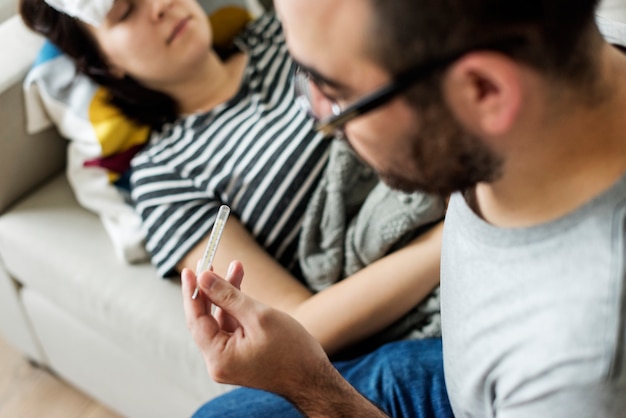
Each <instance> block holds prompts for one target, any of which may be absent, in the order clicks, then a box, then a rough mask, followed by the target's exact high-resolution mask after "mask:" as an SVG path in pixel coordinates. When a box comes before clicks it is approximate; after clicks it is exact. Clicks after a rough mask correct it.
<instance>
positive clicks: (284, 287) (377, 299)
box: [178, 217, 443, 354]
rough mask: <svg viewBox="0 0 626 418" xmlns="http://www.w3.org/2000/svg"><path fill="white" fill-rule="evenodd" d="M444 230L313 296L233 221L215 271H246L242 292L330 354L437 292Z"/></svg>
mask: <svg viewBox="0 0 626 418" xmlns="http://www.w3.org/2000/svg"><path fill="white" fill-rule="evenodd" d="M442 226H443V224H442V223H441V224H439V225H437V226H435V227H433V228H432V229H431V230H429V231H427V232H426V233H424V234H422V235H421V236H420V237H418V238H417V239H415V240H414V241H413V242H411V243H410V244H409V245H407V246H406V247H404V248H402V249H400V250H398V251H396V252H394V253H392V254H390V255H387V256H385V257H384V258H382V259H380V260H378V261H376V262H375V263H372V264H370V265H369V266H367V267H365V268H363V269H362V270H360V271H359V272H357V273H356V274H354V275H352V276H350V277H348V278H346V279H344V280H342V281H340V282H339V283H337V284H335V285H333V286H331V287H330V288H328V289H326V290H324V291H322V292H319V293H317V294H315V295H313V294H312V293H311V292H310V291H309V290H308V289H307V288H306V287H305V286H304V285H303V284H301V283H300V282H299V281H297V280H296V279H295V278H294V277H293V276H291V275H290V274H289V272H288V271H286V270H285V269H284V268H283V267H282V266H280V264H279V263H278V262H276V261H275V260H274V259H273V258H272V257H271V256H269V255H268V254H267V252H266V251H265V250H264V249H263V248H262V247H261V246H259V245H258V244H257V243H256V241H255V240H254V239H253V238H252V236H251V235H250V234H249V233H248V232H247V231H246V229H245V228H244V227H243V226H242V225H241V223H240V222H239V221H238V220H237V219H236V218H234V217H233V218H231V219H229V221H228V223H227V224H226V228H225V230H224V233H223V235H222V240H221V241H220V244H219V247H218V250H217V253H216V256H215V262H214V269H215V271H216V272H217V273H218V274H221V275H225V274H226V270H227V269H228V265H229V264H230V262H231V261H232V260H234V259H236V260H240V261H241V262H242V263H243V265H244V266H245V268H246V277H245V280H244V281H243V283H242V286H241V289H242V291H244V292H245V293H247V294H249V295H251V296H252V297H253V298H255V299H258V300H259V301H261V302H263V303H265V304H268V305H270V306H272V307H275V308H277V309H280V310H283V311H285V312H288V313H289V314H291V315H292V316H294V317H295V318H296V319H297V320H298V321H299V322H300V323H302V324H303V325H304V327H305V328H306V329H307V330H308V331H309V332H310V333H311V334H312V335H313V336H314V337H315V338H316V339H317V340H318V341H319V342H320V343H321V344H322V346H323V347H324V349H325V350H326V351H327V353H329V354H331V353H334V352H336V351H338V350H340V349H342V348H345V347H347V346H349V345H351V344H353V343H356V342H358V341H360V340H361V339H363V338H366V337H368V336H370V335H373V334H374V333H376V332H378V331H380V330H382V329H384V328H385V327H387V326H388V325H390V324H391V323H393V322H394V321H395V320H397V319H398V318H400V317H401V316H402V315H404V314H405V313H406V312H408V311H409V310H410V309H411V308H413V307H414V306H415V305H416V304H417V303H419V302H420V301H421V300H422V299H423V298H424V297H425V296H426V295H428V294H429V293H430V292H431V291H432V290H433V288H435V287H436V285H437V284H438V283H439V260H440V249H441V232H442ZM205 245H206V240H205V241H203V242H201V243H200V244H198V245H197V246H196V247H195V248H194V249H193V250H192V251H190V252H189V253H188V254H187V256H186V257H185V258H184V259H183V260H182V261H181V262H180V263H179V265H178V268H179V269H181V270H182V268H184V267H188V268H191V269H195V264H196V262H197V260H199V259H200V257H201V256H202V252H203V251H204V246H205Z"/></svg>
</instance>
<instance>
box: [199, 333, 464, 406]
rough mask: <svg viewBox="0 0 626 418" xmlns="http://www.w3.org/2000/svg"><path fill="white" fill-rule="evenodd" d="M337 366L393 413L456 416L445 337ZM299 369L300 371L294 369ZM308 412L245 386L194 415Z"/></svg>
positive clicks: (395, 347)
mask: <svg viewBox="0 0 626 418" xmlns="http://www.w3.org/2000/svg"><path fill="white" fill-rule="evenodd" d="M335 367H337V370H339V372H340V373H341V374H342V376H344V377H345V378H346V379H347V380H348V381H349V382H350V383H351V384H352V385H353V386H354V387H355V388H356V389H357V390H358V391H359V392H361V393H362V394H363V395H364V396H365V397H367V398H368V399H370V400H371V401H372V402H374V403H375V404H376V405H378V406H379V407H380V408H381V409H382V410H383V411H385V412H386V413H387V414H388V415H389V416H391V417H420V418H421V417H423V418H435V417H437V418H445V417H452V416H453V415H452V410H451V408H450V404H449V402H448V396H447V394H446V387H445V383H444V377H443V357H442V351H441V339H424V340H411V341H400V342H394V343H389V344H386V345H384V346H382V347H381V348H379V349H378V350H376V351H374V352H372V353H370V354H367V355H364V356H362V357H359V358H357V359H354V360H350V361H342V362H337V363H335ZM294 372H295V373H297V371H295V370H294ZM209 417H221V418H234V417H281V418H282V417H302V415H301V414H300V413H299V412H298V411H296V409H295V408H294V407H293V406H292V405H291V404H290V403H289V402H287V401H286V400H285V399H283V398H281V397H279V396H276V395H274V394H271V393H268V392H263V391H260V390H254V389H248V388H242V389H236V390H234V391H232V392H229V393H227V394H225V395H222V396H220V397H218V398H215V399H214V400H212V401H210V402H208V403H206V404H204V405H203V406H202V407H201V408H200V409H199V410H198V411H197V412H196V413H195V414H194V415H193V418H209Z"/></svg>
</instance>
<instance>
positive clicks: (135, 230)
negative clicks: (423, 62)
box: [23, 0, 253, 263]
mask: <svg viewBox="0 0 626 418" xmlns="http://www.w3.org/2000/svg"><path fill="white" fill-rule="evenodd" d="M200 3H201V4H202V6H203V7H204V9H205V10H206V11H207V13H209V15H210V16H209V19H210V20H211V24H212V27H213V38H214V43H215V44H216V45H219V44H221V43H226V42H228V41H230V40H232V38H233V37H234V36H235V35H236V34H237V33H239V31H240V30H241V29H242V28H243V26H245V24H247V23H248V22H249V21H250V19H251V16H252V15H251V13H250V12H248V10H249V9H247V8H246V7H248V6H251V5H253V3H251V2H250V0H222V1H219V0H204V1H200ZM23 88H24V99H25V104H26V120H27V131H28V132H29V133H37V132H39V131H41V130H43V129H46V128H48V127H49V126H52V125H54V126H55V127H56V128H57V129H58V131H59V133H60V134H61V136H63V137H64V138H67V139H68V140H69V141H68V150H67V168H66V173H67V178H68V181H69V183H70V186H71V187H72V190H73V192H74V194H75V196H76V199H77V201H78V203H79V204H80V205H81V206H83V207H84V208H86V209H88V210H90V211H92V212H94V213H96V214H97V215H98V216H99V217H100V219H101V221H102V224H103V226H104V228H105V230H106V232H107V234H108V235H109V237H110V239H111V242H112V244H113V248H114V250H115V253H116V255H117V256H118V258H119V259H121V260H123V261H125V262H128V263H139V262H144V261H147V260H148V258H149V257H148V254H147V252H146V250H145V247H144V238H145V235H144V233H143V231H142V229H141V219H140V217H139V216H138V215H137V214H136V213H135V212H134V210H133V208H132V207H131V205H129V204H128V168H129V165H130V160H131V158H132V157H133V155H134V154H135V153H136V152H137V151H138V150H139V149H140V148H141V146H142V145H143V144H145V142H146V141H147V140H148V137H149V134H150V130H149V128H148V127H146V126H141V125H138V124H136V123H135V122H133V121H131V120H129V119H127V118H126V117H125V116H124V115H123V114H121V113H120V111H119V110H118V109H117V108H115V107H114V106H111V105H110V104H108V103H107V100H106V97H107V91H106V89H105V88H103V87H100V86H98V85H97V84H95V83H94V82H93V81H92V80H91V79H89V78H88V77H86V76H85V75H83V74H80V73H77V71H76V67H75V65H74V62H73V61H72V60H71V59H70V58H69V57H68V56H66V55H65V54H63V53H62V52H61V51H60V50H59V49H58V48H56V47H55V46H54V45H53V44H52V43H50V42H45V43H44V45H43V47H42V49H41V50H40V52H39V55H38V57H37V59H36V60H35V63H34V64H33V66H32V68H31V69H30V71H29V72H28V74H27V75H26V78H25V80H24V86H23Z"/></svg>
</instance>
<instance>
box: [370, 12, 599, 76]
mask: <svg viewBox="0 0 626 418" xmlns="http://www.w3.org/2000/svg"><path fill="white" fill-rule="evenodd" d="M369 1H370V4H371V7H372V11H373V15H374V18H373V20H372V22H371V26H370V28H369V30H370V35H369V39H368V41H369V45H370V46H369V48H370V50H369V51H368V53H370V54H371V55H372V56H373V58H374V59H375V60H376V61H377V62H378V63H379V64H380V65H381V66H383V67H384V68H385V69H387V70H388V71H389V72H391V73H392V74H397V73H399V72H401V71H403V70H406V69H407V68H409V67H411V66H414V65H417V64H419V63H421V62H427V61H429V60H432V59H437V58H441V57H445V56H447V55H449V54H452V53H455V52H458V51H463V50H467V49H471V48H473V47H476V46H482V45H487V46H489V45H496V44H498V43H501V42H502V41H503V40H511V41H512V43H511V45H510V46H508V47H506V46H502V47H500V48H494V49H497V50H499V51H501V52H503V53H505V54H507V55H508V56H510V57H511V58H513V59H515V60H517V61H518V62H521V63H523V64H526V65H528V66H530V67H532V68H534V69H536V70H538V71H540V72H542V73H543V74H545V75H546V76H548V77H553V78H555V79H558V80H563V81H566V82H567V81H570V82H575V83H579V82H582V83H583V85H585V83H586V82H588V81H589V80H593V77H594V76H595V70H594V68H595V67H594V60H593V54H592V48H593V46H592V45H593V44H592V42H593V40H594V39H595V38H594V36H595V35H596V34H597V28H596V26H595V21H594V11H595V8H596V6H597V3H598V0H543V1H541V0H434V1H433V0H395V1H390V0H369ZM481 49H484V48H481ZM487 49H489V48H487Z"/></svg>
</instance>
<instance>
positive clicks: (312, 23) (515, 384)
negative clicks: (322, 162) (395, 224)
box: [183, 0, 626, 417]
mask: <svg viewBox="0 0 626 418" xmlns="http://www.w3.org/2000/svg"><path fill="white" fill-rule="evenodd" d="M275 3H276V7H277V11H278V13H279V15H280V16H281V19H282V21H283V24H284V28H285V33H286V36H287V41H288V45H289V48H290V51H291V53H292V54H293V56H294V58H295V59H296V60H297V61H298V62H299V63H300V64H301V68H302V70H301V71H300V73H299V74H300V75H299V76H298V77H306V78H307V79H308V80H309V83H308V84H305V85H307V86H308V90H306V92H307V93H308V97H305V98H303V100H304V99H306V100H307V101H308V103H310V109H311V111H312V113H313V114H314V115H315V116H317V117H318V118H321V119H322V121H323V122H322V124H321V128H322V129H325V130H327V131H332V130H333V129H341V130H343V132H345V135H346V137H347V139H348V140H349V142H350V144H351V145H352V146H353V148H354V149H355V150H356V151H357V152H358V153H359V154H360V155H361V156H362V157H363V158H364V159H365V160H366V161H367V162H368V163H369V164H371V165H372V166H373V167H374V168H375V169H376V170H377V171H378V172H379V173H380V175H381V177H382V178H383V179H385V180H386V181H387V182H388V183H389V184H391V185H393V186H396V187H398V188H402V189H406V190H414V189H423V190H426V191H431V192H437V193H441V194H446V193H448V192H452V191H460V192H456V193H454V194H453V195H452V197H451V199H450V203H449V209H448V213H447V216H446V226H445V228H444V239H443V248H442V265H441V271H442V277H441V292H442V293H441V297H442V307H441V308H442V327H443V353H444V365H445V382H446V386H447V390H448V394H449V397H450V402H451V404H452V407H453V411H454V414H455V416H458V417H493V416H498V417H572V416H576V417H591V416H601V417H617V416H624V415H625V414H626V413H625V412H624V411H626V396H625V394H626V373H625V371H624V368H625V367H626V362H625V361H624V354H625V353H624V347H625V343H626V341H625V338H626V337H625V335H626V334H625V333H624V319H625V317H626V304H625V303H624V298H625V297H626V296H625V295H626V289H625V288H624V274H625V267H624V261H625V247H624V243H625V242H626V239H625V237H624V229H625V227H624V225H625V221H626V199H624V197H626V175H625V173H626V119H625V118H624V117H623V112H624V109H626V59H625V58H624V56H623V55H622V54H621V53H620V52H619V51H618V50H617V49H615V48H613V47H612V46H610V45H608V44H607V43H606V42H605V41H604V40H603V38H602V37H601V35H600V33H599V32H598V29H597V27H596V25H595V23H594V10H595V6H596V1H594V0H577V1H572V0H545V1H538V0H509V1H506V2H494V1H488V0H473V1H468V0H449V1H444V0H438V1H422V0H414V1H409V0H396V1H389V0H344V1H341V2H337V1H334V0H318V1H315V2H311V1H307V0H277V1H276V2H275ZM303 74H304V75H303ZM372 92H376V98H374V99H372V100H370V101H368V100H366V102H367V103H368V104H367V105H363V103H362V102H360V103H359V104H360V105H359V106H357V107H358V110H357V111H355V109H348V111H347V112H346V107H347V106H350V105H351V104H353V103H355V101H358V100H359V99H361V98H362V97H363V96H365V95H368V94H371V93H372ZM342 110H343V112H341V111H342ZM359 110H360V111H359ZM340 112H341V113H340ZM333 115H335V116H334V117H333ZM337 115H338V116H337ZM329 117H330V119H329ZM242 278H243V270H242V266H241V265H240V264H239V263H234V264H233V265H232V269H231V271H230V272H229V274H228V275H227V279H228V281H230V282H231V283H232V285H231V284H228V283H227V282H226V281H224V280H222V279H220V278H219V277H217V276H216V275H214V274H212V273H206V274H203V275H202V276H201V277H200V278H199V284H200V287H201V289H202V291H203V293H204V299H203V301H198V302H195V301H192V300H191V298H190V295H191V292H192V289H193V288H194V286H195V284H196V280H195V277H194V276H193V273H191V272H189V271H186V272H184V274H183V295H184V300H185V309H186V315H187V318H188V323H189V327H190V329H191V332H192V334H193V336H194V339H195V341H196V343H197V344H198V346H199V347H200V349H201V351H202V353H203V355H204V357H205V360H206V364H207V367H208V370H209V373H210V374H211V376H212V377H213V378H214V379H215V380H217V381H220V382H228V383H234V384H239V385H245V386H249V387H254V388H260V389H264V390H267V391H271V392H274V393H277V394H279V395H281V396H283V397H284V398H285V399H287V400H289V402H291V403H292V404H294V405H295V406H296V407H297V408H298V409H299V410H300V411H301V412H302V413H304V414H306V415H309V416H324V417H332V416H358V417H361V416H384V412H383V411H382V410H381V409H379V408H378V407H377V406H376V405H375V403H376V404H379V400H378V399H371V400H372V402H370V401H368V400H367V399H366V398H365V397H363V396H362V395H361V394H360V393H359V391H357V390H356V389H355V388H353V387H352V386H350V385H349V384H348V383H347V382H346V380H344V379H343V378H342V377H341V375H340V374H339V372H338V371H337V370H336V369H335V368H334V367H333V366H332V365H331V364H330V363H329V362H328V360H327V358H326V356H325V354H324V353H323V351H322V350H321V349H320V348H319V345H318V344H317V343H316V342H315V341H314V340H313V338H312V337H310V336H309V335H308V334H307V333H306V332H305V331H303V329H302V327H300V326H299V325H298V324H297V323H296V322H295V321H293V320H291V319H290V318H289V317H288V316H287V315H285V314H282V313H280V312H277V311H275V310H271V309H268V308H266V307H264V306H262V305H260V304H258V303H256V302H255V301H253V300H251V299H250V298H248V297H246V296H245V295H243V294H241V293H240V292H238V291H237V290H236V287H237V286H238V285H239V283H240V282H241V280H242ZM233 285H234V286H233ZM210 301H213V302H214V303H215V304H216V305H218V306H220V307H221V308H223V309H224V311H225V312H227V313H228V315H225V314H224V315H223V314H222V313H220V314H219V315H218V319H219V322H218V321H216V320H215V319H214V318H213V317H212V316H210V315H209V302H210ZM412 353H413V355H414V357H413V359H412V360H413V365H414V366H412V367H415V368H416V369H419V368H420V367H421V365H422V363H423V362H426V363H428V362H429V361H430V360H428V359H426V360H423V359H421V358H420V356H419V352H418V351H413V352H412ZM388 354H389V356H390V358H391V357H392V356H393V353H388ZM390 361H391V360H390ZM397 361H399V362H401V358H398V359H397ZM423 377H424V375H420V376H418V378H420V379H421V378H423ZM403 378H404V376H403ZM400 380H401V379H400ZM400 380H398V379H396V381H393V382H391V383H390V384H391V385H394V388H396V387H397V388H398V390H397V391H395V392H394V393H393V396H395V395H396V394H398V395H399V396H398V398H397V399H394V400H392V401H390V402H391V403H394V402H400V403H402V402H405V401H407V399H406V398H405V397H404V396H403V395H404V394H405V391H406V390H407V388H413V389H414V390H415V391H416V392H419V390H420V388H421V387H423V385H424V384H429V382H426V383H425V382H424V381H420V380H416V381H404V382H403V381H400ZM358 389H359V390H361V388H358ZM382 389H383V390H384V389H385V388H382ZM409 390H410V389H409ZM363 392H364V394H366V395H368V396H370V398H373V396H371V395H369V392H366V391H363ZM252 396H253V397H254V396H256V395H252ZM239 399H242V398H239ZM259 399H262V402H265V401H267V402H270V403H271V402H274V401H272V400H269V401H268V399H269V398H263V397H262V396H261V395H259ZM413 401H414V404H413V405H412V407H415V408H416V410H417V412H415V413H411V412H409V413H407V415H411V416H413V415H419V414H427V409H428V407H430V405H429V402H431V401H432V399H417V400H413ZM420 402H421V404H426V406H427V408H420ZM209 405H211V404H209ZM213 405H217V406H216V407H221V406H224V404H220V401H219V400H218V401H217V402H216V404H213ZM250 405H254V402H252V403H250V404H247V405H246V406H247V407H250ZM258 406H259V408H260V409H259V411H263V410H264V409H263V408H264V407H265V406H264V405H262V404H261V402H260V403H258ZM381 408H382V409H383V410H384V411H385V412H387V413H389V414H393V413H394V412H393V411H390V410H389V409H388V408H387V407H386V406H384V405H383V406H381ZM208 409H210V408H207V409H206V410H208ZM250 411H254V410H253V409H248V412H250ZM403 411H404V410H403ZM424 411H426V412H424ZM216 414H217V415H219V413H216ZM261 414H262V412H261Z"/></svg>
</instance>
